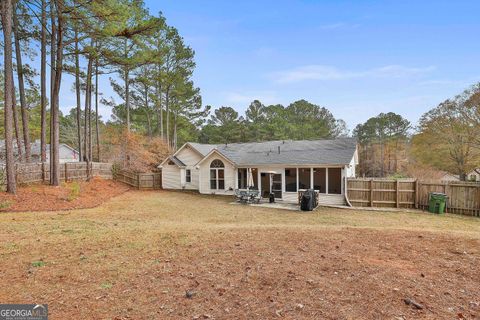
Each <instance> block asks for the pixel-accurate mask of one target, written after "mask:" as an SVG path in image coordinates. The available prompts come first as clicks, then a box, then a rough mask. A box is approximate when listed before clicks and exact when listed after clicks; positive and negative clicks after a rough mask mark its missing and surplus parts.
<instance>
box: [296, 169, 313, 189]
mask: <svg viewBox="0 0 480 320" xmlns="http://www.w3.org/2000/svg"><path fill="white" fill-rule="evenodd" d="M310 186H311V184H310V168H299V169H298V189H310Z"/></svg>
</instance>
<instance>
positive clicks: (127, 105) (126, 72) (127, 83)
mask: <svg viewBox="0 0 480 320" xmlns="http://www.w3.org/2000/svg"><path fill="white" fill-rule="evenodd" d="M127 41H128V40H127V39H125V51H124V55H125V56H124V57H125V59H126V58H128V42H127ZM124 77H125V78H124V79H123V80H124V81H125V109H126V111H127V132H130V81H129V78H130V76H129V69H128V66H125V70H124Z"/></svg>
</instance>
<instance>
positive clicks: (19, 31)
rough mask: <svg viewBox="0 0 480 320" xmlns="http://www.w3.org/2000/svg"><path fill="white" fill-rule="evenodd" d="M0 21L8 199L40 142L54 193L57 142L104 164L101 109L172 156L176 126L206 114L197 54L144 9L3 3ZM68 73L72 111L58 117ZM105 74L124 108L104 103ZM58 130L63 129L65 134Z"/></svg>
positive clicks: (113, 4)
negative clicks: (197, 81) (142, 129)
mask: <svg viewBox="0 0 480 320" xmlns="http://www.w3.org/2000/svg"><path fill="white" fill-rule="evenodd" d="M1 17H2V24H1V26H2V28H1V32H2V34H3V37H2V40H3V42H2V43H1V44H0V45H1V47H2V48H3V49H4V50H3V53H2V55H3V62H4V63H3V66H2V68H3V72H2V77H1V78H0V80H1V81H2V84H3V86H2V87H3V90H2V92H0V94H1V99H0V101H1V102H2V106H1V107H2V108H3V110H4V123H5V126H4V128H3V130H4V136H5V162H6V168H7V169H6V177H7V191H8V192H12V193H14V192H15V191H16V186H15V179H14V174H15V173H14V163H15V162H16V161H26V162H28V161H31V149H30V148H31V147H30V146H31V140H32V138H37V137H39V138H40V140H41V160H42V161H45V160H46V158H47V157H46V155H47V143H50V149H49V152H50V159H51V161H50V167H51V168H50V170H51V181H50V183H51V184H52V185H58V183H59V155H58V145H59V142H60V139H61V137H62V140H65V139H67V137H68V140H69V142H73V140H75V144H74V145H73V146H74V147H76V148H77V149H78V150H79V152H80V154H81V158H82V159H83V160H85V161H92V160H93V159H100V158H101V155H100V153H101V147H100V144H101V140H102V139H101V137H100V134H101V130H100V128H99V127H100V126H101V125H102V124H101V122H100V121H99V117H98V114H99V112H98V108H99V103H101V102H103V103H104V104H107V105H110V106H111V107H112V108H113V114H114V119H115V120H116V121H117V122H122V125H124V126H125V127H126V129H127V132H130V130H132V131H134V130H139V128H137V123H138V122H141V121H143V122H145V124H146V127H147V131H148V134H149V135H151V136H153V135H156V136H158V137H161V138H162V139H164V140H165V141H166V144H167V145H168V146H171V147H173V148H174V147H175V146H176V144H177V140H178V132H177V128H178V126H179V123H180V122H188V123H192V122H194V121H195V120H196V119H197V118H199V117H201V116H203V115H204V113H205V110H202V104H201V97H200V92H199V89H198V88H196V87H195V85H194V83H193V81H192V79H191V78H192V73H193V70H194V68H195V62H194V52H193V50H192V49H191V48H189V47H188V46H187V45H185V43H184V41H183V39H182V37H181V36H180V35H179V33H178V31H177V30H176V29H175V28H174V27H172V26H169V25H168V24H167V23H166V20H165V18H164V17H163V16H162V15H161V14H158V15H156V16H154V15H151V14H150V13H149V12H148V10H147V8H146V7H145V5H144V3H143V1H139V0H109V1H90V0H50V1H47V0H2V2H1ZM36 47H40V59H39V60H40V63H39V65H40V71H39V72H38V71H37V70H35V69H34V67H33V63H31V62H33V61H34V59H37V57H36V51H37V49H36ZM66 74H69V75H72V76H73V77H74V79H75V81H74V88H73V91H74V92H75V98H76V99H75V100H76V105H75V110H74V111H72V112H71V113H70V114H69V115H67V116H65V117H62V115H61V113H60V108H59V104H60V97H59V95H60V88H61V86H62V77H63V76H64V75H66ZM103 74H109V75H111V85H112V86H113V88H114V90H115V92H116V93H117V94H118V96H119V97H120V99H121V100H122V101H119V102H116V101H114V100H113V99H107V98H102V95H101V92H100V90H101V88H99V81H98V79H99V76H101V75H103ZM47 76H48V77H47ZM100 100H102V101H100ZM18 105H19V106H20V108H19V110H18V108H17V106H18ZM18 111H20V112H18ZM72 116H73V117H74V119H72ZM72 120H74V121H72ZM32 122H35V123H34V124H32ZM73 123H74V127H72V124H73ZM132 124H133V125H132ZM61 125H63V127H62V129H64V128H69V132H68V134H67V133H66V132H65V130H62V132H61V130H60V126H61ZM38 127H39V128H40V129H39V130H36V129H35V130H31V129H32V128H38ZM72 128H73V129H74V131H75V132H74V134H73V135H72V132H71V131H72V130H71V129H72ZM72 136H73V137H74V138H75V139H72ZM14 141H15V143H14ZM14 147H15V148H16V149H15V150H14V149H13V148H14ZM126 158H128V156H127V157H126Z"/></svg>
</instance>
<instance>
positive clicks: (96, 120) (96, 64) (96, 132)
mask: <svg viewBox="0 0 480 320" xmlns="http://www.w3.org/2000/svg"><path fill="white" fill-rule="evenodd" d="M95 135H96V140H97V141H96V142H97V161H100V132H99V131H98V59H97V60H96V61H95Z"/></svg>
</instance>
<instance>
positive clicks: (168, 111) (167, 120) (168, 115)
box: [165, 86, 170, 147]
mask: <svg viewBox="0 0 480 320" xmlns="http://www.w3.org/2000/svg"><path fill="white" fill-rule="evenodd" d="M169 92H170V86H169V87H167V91H166V92H165V112H166V116H167V119H166V124H165V126H166V135H165V136H166V139H167V145H168V146H169V147H170V110H169V106H168V103H169V101H168V100H169Z"/></svg>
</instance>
